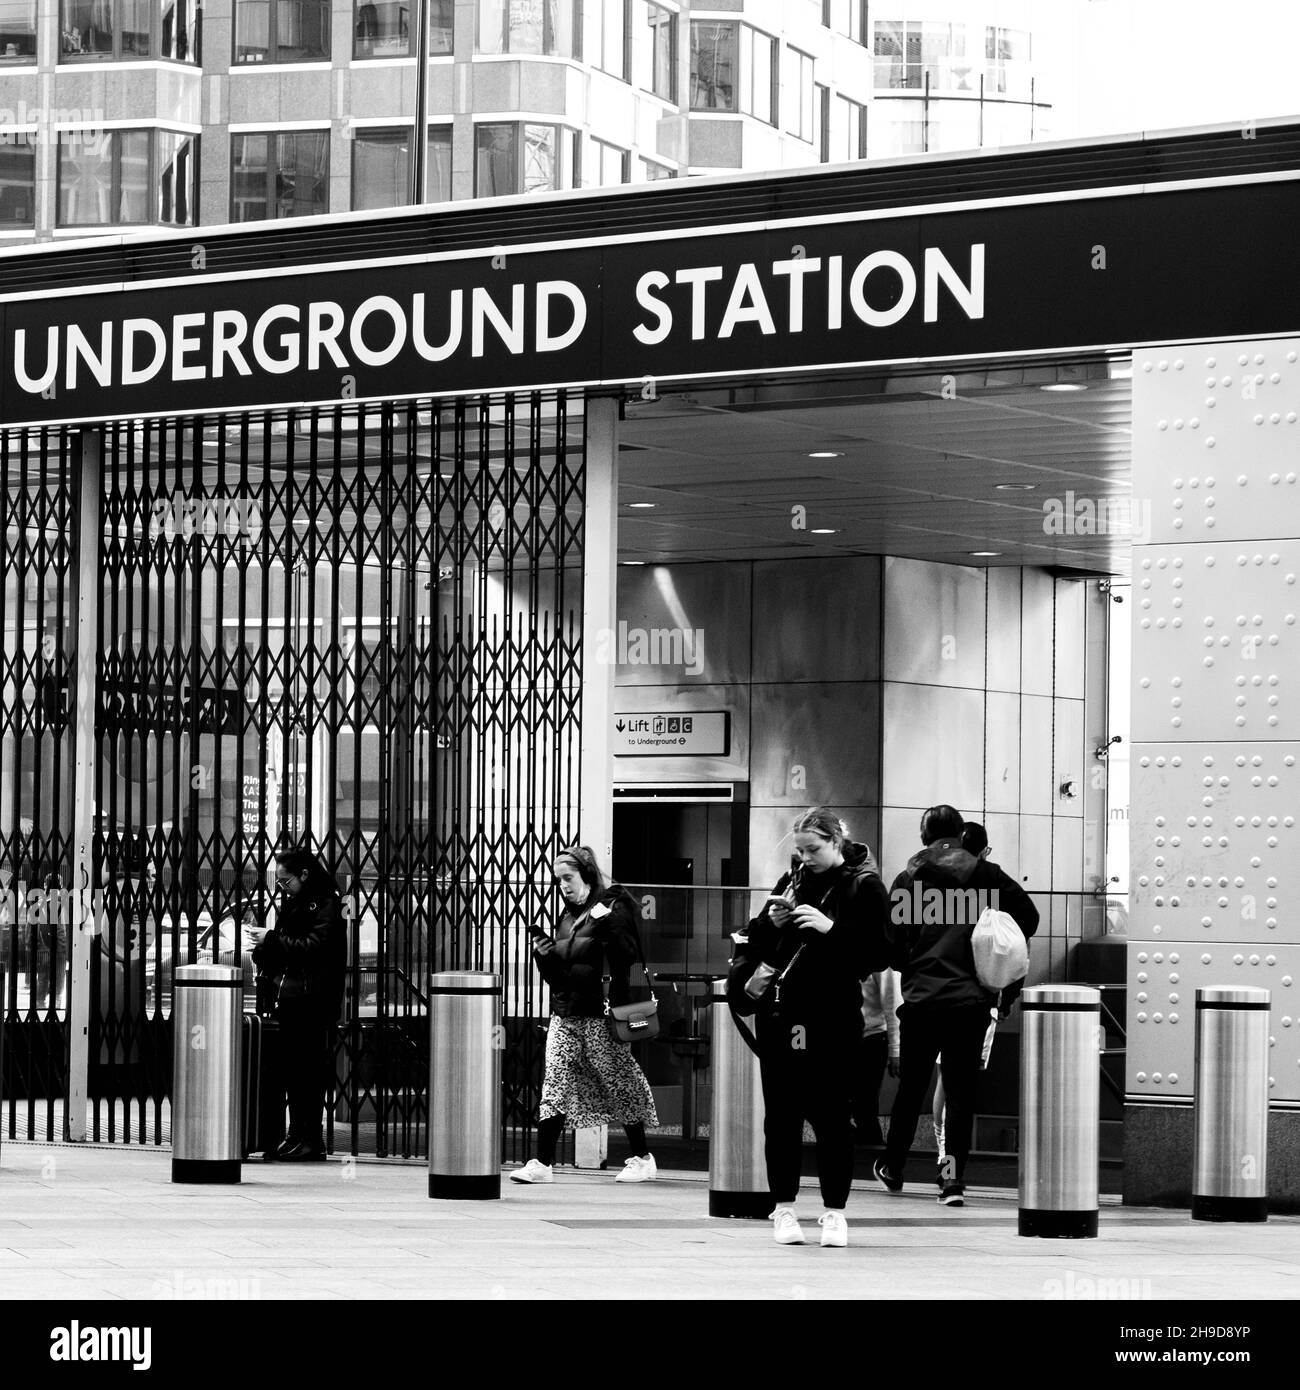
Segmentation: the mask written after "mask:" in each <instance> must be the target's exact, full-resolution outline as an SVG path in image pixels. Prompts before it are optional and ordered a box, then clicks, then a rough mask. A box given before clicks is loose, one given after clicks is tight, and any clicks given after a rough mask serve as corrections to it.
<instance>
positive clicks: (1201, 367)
mask: <svg viewBox="0 0 1300 1390" xmlns="http://www.w3.org/2000/svg"><path fill="white" fill-rule="evenodd" d="M1133 367H1134V372H1133V393H1134V395H1133V398H1134V412H1133V442H1134V449H1133V497H1134V501H1135V502H1136V503H1138V504H1139V505H1140V506H1145V507H1146V508H1147V509H1148V512H1147V516H1149V522H1150V526H1149V530H1150V535H1149V538H1147V537H1142V536H1139V537H1137V539H1139V540H1144V539H1149V543H1150V544H1152V545H1160V544H1164V543H1169V542H1178V543H1191V542H1197V541H1208V542H1214V543H1216V544H1219V545H1223V544H1225V543H1230V542H1233V541H1238V540H1242V541H1261V542H1262V541H1263V540H1265V539H1267V538H1272V539H1281V540H1294V539H1295V537H1296V535H1297V517H1300V469H1298V468H1297V463H1298V462H1300V340H1297V339H1295V338H1283V339H1263V340H1260V341H1249V342H1238V343H1214V344H1208V345H1203V346H1199V347H1198V346H1195V345H1192V346H1185V347H1177V348H1170V349H1168V350H1165V351H1159V352H1157V351H1143V352H1140V353H1135V354H1134V362H1133ZM1134 519H1135V520H1144V519H1145V518H1144V517H1143V514H1142V512H1141V511H1140V510H1137V509H1135V511H1134ZM1220 573H1222V571H1220ZM1221 582H1222V583H1223V584H1225V585H1226V584H1228V583H1230V582H1235V581H1229V580H1222V581H1221ZM1193 611H1195V610H1193Z"/></svg>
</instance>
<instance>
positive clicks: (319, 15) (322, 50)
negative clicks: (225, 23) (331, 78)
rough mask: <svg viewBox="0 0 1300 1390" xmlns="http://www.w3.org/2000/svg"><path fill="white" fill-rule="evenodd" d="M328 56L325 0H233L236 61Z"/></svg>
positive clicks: (300, 60)
mask: <svg viewBox="0 0 1300 1390" xmlns="http://www.w3.org/2000/svg"><path fill="white" fill-rule="evenodd" d="M329 56H330V6H329V0H235V62H236V63H317V62H325V61H327V60H328V59H329Z"/></svg>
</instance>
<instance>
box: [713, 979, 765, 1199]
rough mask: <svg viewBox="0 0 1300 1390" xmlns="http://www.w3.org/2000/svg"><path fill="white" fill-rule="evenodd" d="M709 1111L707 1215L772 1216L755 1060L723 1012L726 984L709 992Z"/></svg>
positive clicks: (716, 982)
mask: <svg viewBox="0 0 1300 1390" xmlns="http://www.w3.org/2000/svg"><path fill="white" fill-rule="evenodd" d="M709 1005H710V1017H711V1019H712V1027H711V1029H710V1034H711V1043H710V1046H711V1056H710V1065H711V1068H712V1071H713V1107H712V1110H711V1113H710V1118H709V1215H710V1216H748V1217H754V1218H764V1219H765V1218H766V1217H768V1216H770V1215H771V1212H772V1197H771V1194H770V1193H769V1191H768V1187H767V1162H766V1160H765V1159H764V1157H763V1114H764V1112H763V1087H762V1084H761V1082H760V1080H759V1074H758V1058H757V1057H756V1056H755V1055H754V1054H753V1052H751V1051H750V1049H749V1045H748V1044H747V1043H746V1042H745V1040H744V1038H743V1037H741V1035H740V1030H739V1029H738V1028H737V1027H736V1023H735V1020H734V1019H733V1018H732V1017H731V1010H730V1009H729V1008H728V1007H727V982H726V980H714V981H713V982H712V984H711V986H710V989H709Z"/></svg>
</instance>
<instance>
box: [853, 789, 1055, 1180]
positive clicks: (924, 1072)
mask: <svg viewBox="0 0 1300 1390" xmlns="http://www.w3.org/2000/svg"><path fill="white" fill-rule="evenodd" d="M964 828H965V822H964V821H963V820H962V817H961V814H960V812H958V811H956V810H954V809H953V807H951V806H947V805H941V806H931V807H930V809H929V810H928V811H926V813H925V814H924V815H923V816H922V817H921V843H922V845H923V846H924V848H923V849H922V850H921V851H920V852H919V853H917V854H914V855H913V856H912V858H911V859H910V860H908V863H907V868H906V869H904V870H903V872H902V873H901V874H899V875H898V877H897V878H896V879H895V880H894V885H893V888H892V889H891V890H890V895H889V896H890V912H889V927H888V929H887V930H888V934H889V939H890V943H891V945H890V964H891V965H892V966H893V967H894V968H895V969H896V970H898V971H900V972H901V974H902V978H903V1004H902V1006H901V1007H900V1009H899V1011H898V1018H899V1023H900V1025H901V1029H902V1055H901V1058H900V1064H901V1075H900V1078H899V1085H898V1094H897V1096H896V1097H895V1100H894V1107H893V1110H892V1112H891V1114H890V1119H889V1134H888V1137H887V1138H886V1141H885V1153H884V1156H883V1157H882V1158H881V1159H880V1160H879V1161H878V1162H877V1163H876V1165H875V1174H876V1179H877V1181H879V1183H880V1185H881V1186H882V1187H883V1188H884V1189H885V1190H886V1191H887V1192H901V1191H902V1189H903V1168H904V1165H905V1164H906V1162H907V1155H908V1151H909V1150H910V1149H911V1147H912V1140H913V1138H914V1137H915V1136H916V1122H917V1117H918V1115H919V1114H920V1110H921V1105H922V1102H923V1100H924V1098H925V1090H926V1087H927V1086H928V1085H929V1081H930V1075H931V1073H932V1072H933V1070H934V1064H935V1059H936V1058H938V1057H940V1056H942V1061H941V1063H940V1071H941V1075H942V1077H943V1088H944V1093H945V1095H946V1097H947V1105H948V1113H947V1121H946V1125H945V1134H944V1139H945V1144H946V1148H947V1151H948V1156H947V1158H946V1160H945V1167H944V1169H943V1170H942V1171H941V1172H940V1174H939V1181H940V1196H939V1200H940V1202H942V1203H943V1204H944V1205H945V1206H961V1205H962V1202H963V1199H964V1197H963V1194H964V1192H965V1187H964V1184H963V1174H964V1172H965V1168H966V1159H967V1156H968V1154H969V1153H970V1140H971V1128H972V1126H973V1123H974V1119H975V1088H976V1083H977V1081H978V1079H979V1071H980V1059H981V1055H982V1053H983V1049H984V1036H985V1034H986V1033H987V1032H988V1028H989V1022H990V1016H991V1015H993V1016H996V1012H997V1005H998V992H997V991H996V990H991V989H986V988H985V987H984V986H983V985H982V984H981V983H980V980H979V977H978V976H977V975H976V973H975V956H974V952H973V951H972V949H971V933H972V931H974V929H975V923H976V922H977V921H978V919H979V915H980V912H981V911H982V910H983V909H984V908H985V907H995V908H999V909H1001V911H1003V912H1006V913H1009V914H1010V915H1011V917H1013V918H1014V919H1015V922H1016V924H1017V926H1019V928H1020V930H1021V931H1022V932H1024V934H1025V936H1026V937H1030V936H1032V935H1033V934H1034V932H1035V931H1036V930H1037V928H1038V909H1037V908H1036V907H1035V906H1034V904H1033V902H1032V901H1031V899H1030V897H1029V895H1028V893H1026V892H1025V890H1024V889H1023V888H1021V886H1020V885H1019V884H1018V883H1017V882H1016V881H1015V879H1013V878H1011V877H1010V876H1009V875H1008V874H1006V873H1004V872H1003V871H1002V870H1001V869H1000V868H999V867H998V866H997V865H996V864H991V863H989V862H987V861H985V860H981V859H980V858H978V857H977V856H976V855H974V854H971V853H970V852H969V851H968V850H966V849H963V848H962V832H963V830H964Z"/></svg>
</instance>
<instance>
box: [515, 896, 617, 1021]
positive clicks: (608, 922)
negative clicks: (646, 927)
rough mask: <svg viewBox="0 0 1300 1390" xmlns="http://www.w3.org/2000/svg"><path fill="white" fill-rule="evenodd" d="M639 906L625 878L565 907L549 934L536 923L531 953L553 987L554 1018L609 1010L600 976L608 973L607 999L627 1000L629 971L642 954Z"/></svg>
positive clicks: (588, 1015)
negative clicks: (575, 906) (579, 902)
mask: <svg viewBox="0 0 1300 1390" xmlns="http://www.w3.org/2000/svg"><path fill="white" fill-rule="evenodd" d="M640 928H641V909H640V907H639V906H638V904H637V901H636V899H635V898H634V897H633V896H632V895H631V893H629V892H628V891H627V889H626V888H624V887H623V885H622V884H621V883H611V884H610V886H609V887H608V888H606V889H605V891H604V892H603V893H593V894H592V895H591V896H590V897H589V898H588V899H587V901H586V902H585V903H583V904H582V906H581V907H579V908H574V907H566V908H565V910H564V912H563V914H562V915H561V917H560V920H559V922H558V923H557V924H556V928H555V935H554V936H550V935H548V934H547V933H546V932H544V931H543V930H542V929H541V928H540V927H533V928H532V930H531V932H530V935H531V937H532V947H533V957H534V959H535V960H536V961H537V969H538V971H539V972H540V974H541V977H542V979H543V980H545V981H546V983H547V984H548V985H549V986H550V988H551V1014H552V1016H553V1017H555V1018H600V1017H601V1015H602V1014H604V1012H605V992H604V986H603V985H602V982H601V977H602V976H604V975H608V976H609V977H610V981H609V1002H610V1007H611V1008H614V1007H616V1006H618V1005H620V1004H626V1003H628V999H629V993H630V990H629V983H628V976H629V974H630V973H631V970H632V966H633V964H634V962H635V961H636V959H637V957H638V955H639V954H640V943H641V930H640Z"/></svg>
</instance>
